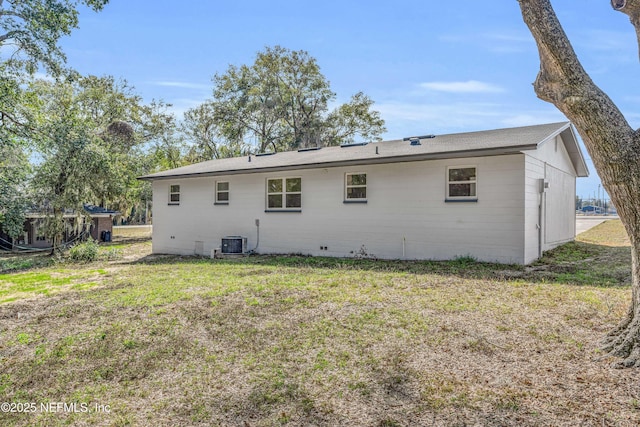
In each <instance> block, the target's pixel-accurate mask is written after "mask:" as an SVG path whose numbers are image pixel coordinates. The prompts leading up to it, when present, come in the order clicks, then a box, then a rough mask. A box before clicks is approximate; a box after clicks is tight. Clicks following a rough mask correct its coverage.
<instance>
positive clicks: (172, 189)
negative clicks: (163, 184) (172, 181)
mask: <svg viewBox="0 0 640 427" xmlns="http://www.w3.org/2000/svg"><path fill="white" fill-rule="evenodd" d="M169 204H170V205H179V204H180V186H179V185H170V186H169Z"/></svg>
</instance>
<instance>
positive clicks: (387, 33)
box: [62, 0, 640, 196]
mask: <svg viewBox="0 0 640 427" xmlns="http://www.w3.org/2000/svg"><path fill="white" fill-rule="evenodd" d="M552 3H553V5H554V8H555V9H556V12H557V13H558V15H559V17H560V20H561V22H562V23H563V25H564V27H565V31H566V32H567V33H568V35H569V37H570V38H571V40H572V43H573V46H574V48H575V50H576V51H577V53H578V55H579V56H580V58H581V60H582V62H583V65H584V66H585V68H586V69H587V71H588V72H589V73H590V74H591V76H592V78H593V79H594V81H595V82H596V84H598V85H599V86H600V87H601V88H602V89H604V90H605V91H606V92H607V93H608V94H609V96H610V97H611V98H612V99H613V101H614V102H616V103H617V104H618V106H619V107H620V109H621V110H622V111H623V113H625V114H626V116H627V119H628V120H629V122H630V123H631V125H632V126H634V127H638V125H639V124H640V92H638V93H633V92H631V91H629V88H633V87H636V86H635V85H634V83H635V82H636V81H637V80H636V79H637V74H638V71H639V68H640V64H639V61H638V47H637V45H636V36H635V32H634V30H633V28H632V26H631V25H630V24H629V22H628V18H627V17H626V15H623V14H621V13H617V12H614V11H613V10H612V9H611V7H610V5H609V1H608V0H581V1H579V2H576V1H575V0H556V1H553V2H552ZM487 5H490V6H487ZM80 26H81V28H80V29H79V30H76V31H74V32H73V33H72V35H71V36H70V37H67V38H65V39H64V40H63V42H62V46H63V49H64V51H65V52H66V54H67V56H68V63H69V65H70V66H72V67H74V68H75V69H77V70H78V71H80V72H82V73H86V74H88V73H91V74H96V75H113V76H115V77H121V78H124V79H126V80H127V81H128V82H129V83H130V84H132V85H133V86H134V87H135V88H136V91H137V92H138V93H139V94H140V95H142V96H143V97H144V99H145V100H146V101H150V100H151V99H162V100H164V101H165V102H169V103H171V104H173V110H174V112H175V113H176V114H177V115H178V116H181V114H182V112H184V111H185V110H187V109H188V108H191V107H194V106H196V105H198V104H199V103H201V102H202V101H203V100H205V99H206V98H208V97H210V95H211V90H212V83H211V77H212V76H213V75H214V74H216V73H224V72H225V70H226V69H227V67H228V66H229V64H234V65H241V64H250V63H252V62H253V60H254V58H255V54H256V52H258V51H260V50H262V49H263V48H264V47H265V46H274V45H281V46H283V47H286V48H288V49H292V50H306V51H308V52H309V53H310V54H311V56H313V57H315V58H316V59H317V61H318V63H319V65H320V67H321V71H322V72H323V74H324V75H325V76H326V77H327V78H328V79H329V81H330V82H331V87H332V89H333V90H334V92H336V93H337V102H338V103H340V102H345V101H347V100H348V99H349V97H350V96H351V95H352V94H354V93H356V92H358V91H363V92H364V93H366V94H367V95H369V96H370V97H371V98H372V99H373V100H375V102H376V104H375V106H374V108H375V109H377V110H378V111H380V112H381V114H382V117H383V118H384V119H385V121H386V127H387V130H388V131H387V133H386V134H385V135H383V138H384V139H396V138H402V137H406V136H410V135H414V134H421V135H422V134H431V133H434V134H438V133H440V134H442V133H454V132H465V131H474V130H482V129H493V128H500V127H511V126H521V125H529V124H538V123H548V122H555V121H563V120H566V119H565V118H564V116H563V115H562V114H561V113H559V112H558V111H557V110H556V109H555V107H553V106H552V105H550V104H547V103H545V102H543V101H540V100H538V99H537V98H536V96H535V94H534V92H533V88H532V85H531V83H532V82H533V81H534V79H535V76H536V73H537V71H538V68H539V63H538V55H537V50H536V47H535V44H534V42H533V39H532V37H531V35H530V34H529V32H528V30H527V28H526V26H525V25H524V23H523V21H522V17H521V15H520V10H519V6H518V2H517V0H500V1H492V2H485V1H477V0H458V1H456V2H441V1H424V0H420V1H418V0H396V1H395V2H393V3H392V2H388V1H384V2H383V1H377V0H372V1H368V2H355V1H351V2H349V1H346V0H341V1H334V0H328V1H323V2H308V3H307V2H300V1H289V0H272V1H270V2H264V1H253V0H245V1H236V2H233V1H227V2H213V1H205V0H199V1H195V0H184V1H182V2H175V1H166V0H155V1H139V0H138V1H125V0H111V2H110V3H109V4H108V5H107V6H106V8H105V10H104V11H102V12H101V13H97V14H96V13H93V12H90V11H83V12H82V14H81V16H80ZM585 156H586V157H587V158H588V157H589V155H588V154H587V153H585ZM589 163H590V161H589ZM590 170H591V177H590V178H587V179H579V180H578V184H577V193H578V194H579V195H582V196H593V195H594V194H595V192H596V191H597V189H598V184H599V179H598V178H597V175H596V173H595V169H594V168H593V166H592V165H591V166H590Z"/></svg>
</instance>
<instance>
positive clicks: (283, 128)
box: [184, 46, 385, 160]
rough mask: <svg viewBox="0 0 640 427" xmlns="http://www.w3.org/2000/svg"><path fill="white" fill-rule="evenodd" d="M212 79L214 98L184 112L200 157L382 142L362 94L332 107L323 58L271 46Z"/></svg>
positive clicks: (378, 120)
mask: <svg viewBox="0 0 640 427" xmlns="http://www.w3.org/2000/svg"><path fill="white" fill-rule="evenodd" d="M213 83H214V88H213V99H211V100H209V101H207V102H206V103H204V104H203V105H201V106H199V107H196V108H194V109H192V110H190V111H188V112H187V113H186V115H185V123H184V129H185V132H186V134H188V135H189V136H191V137H193V139H194V141H195V146H194V149H195V152H196V153H198V154H199V156H197V157H198V158H199V159H200V160H206V159H211V158H218V157H227V156H233V155H240V154H243V153H245V152H247V151H251V150H253V151H257V152H264V151H283V150H292V149H297V148H300V147H308V146H321V145H336V144H340V143H343V142H350V141H353V140H354V139H355V138H356V137H361V138H366V139H370V140H377V139H379V138H380V135H381V134H382V133H383V132H385V128H384V121H383V120H382V119H381V117H380V113H378V112H377V111H373V110H371V107H372V105H373V101H372V100H371V99H370V98H369V97H368V96H366V95H365V94H364V93H362V92H360V93H357V94H356V95H354V96H353V97H352V98H351V101H350V102H348V103H347V104H344V105H341V106H338V107H337V108H335V109H334V110H332V111H329V106H330V103H331V102H333V101H335V99H336V94H335V93H334V92H333V91H332V90H331V88H330V84H329V81H328V80H327V79H326V77H325V76H324V75H323V74H322V73H321V72H320V66H319V65H318V63H317V61H316V60H315V59H314V58H313V57H311V56H310V55H309V54H308V53H307V52H305V51H302V50H301V51H291V50H289V49H286V48H283V47H281V46H275V47H267V48H265V50H264V51H262V52H259V53H258V54H257V56H256V60H255V62H254V63H253V64H252V65H242V66H235V65H231V66H230V67H229V68H228V69H227V71H226V72H225V73H223V74H216V75H215V77H214V78H213Z"/></svg>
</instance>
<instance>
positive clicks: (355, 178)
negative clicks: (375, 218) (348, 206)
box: [344, 173, 367, 202]
mask: <svg viewBox="0 0 640 427" xmlns="http://www.w3.org/2000/svg"><path fill="white" fill-rule="evenodd" d="M344 197H345V201H347V202H349V201H351V202H365V201H366V200H367V174H366V173H348V174H346V175H345V192H344Z"/></svg>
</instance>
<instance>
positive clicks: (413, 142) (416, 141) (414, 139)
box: [402, 135, 436, 145]
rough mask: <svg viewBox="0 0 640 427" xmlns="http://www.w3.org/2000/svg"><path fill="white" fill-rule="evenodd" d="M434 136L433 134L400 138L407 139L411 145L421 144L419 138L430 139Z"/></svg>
mask: <svg viewBox="0 0 640 427" xmlns="http://www.w3.org/2000/svg"><path fill="white" fill-rule="evenodd" d="M435 137H436V136H435V135H422V136H409V137H407V138H402V140H403V141H409V143H410V144H411V145H422V144H421V143H420V140H421V139H431V138H435Z"/></svg>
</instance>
